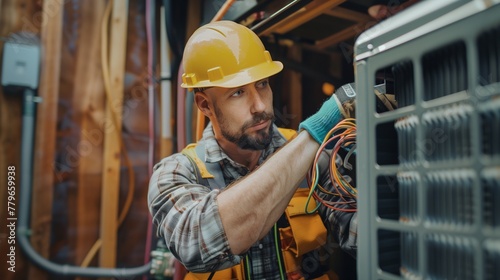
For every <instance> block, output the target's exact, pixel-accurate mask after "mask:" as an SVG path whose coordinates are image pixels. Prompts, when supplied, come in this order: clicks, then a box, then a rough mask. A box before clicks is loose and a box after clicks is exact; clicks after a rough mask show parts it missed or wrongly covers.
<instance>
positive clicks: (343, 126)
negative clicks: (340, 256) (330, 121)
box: [306, 118, 358, 213]
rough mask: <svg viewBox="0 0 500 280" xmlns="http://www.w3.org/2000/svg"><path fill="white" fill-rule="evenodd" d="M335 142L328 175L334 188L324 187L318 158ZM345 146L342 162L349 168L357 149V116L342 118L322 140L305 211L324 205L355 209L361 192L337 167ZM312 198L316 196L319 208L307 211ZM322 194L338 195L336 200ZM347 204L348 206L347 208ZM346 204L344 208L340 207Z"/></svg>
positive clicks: (308, 178) (309, 182)
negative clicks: (340, 152) (320, 182)
mask: <svg viewBox="0 0 500 280" xmlns="http://www.w3.org/2000/svg"><path fill="white" fill-rule="evenodd" d="M331 145H333V148H332V152H331V157H330V162H329V168H328V170H329V176H330V181H331V182H332V189H333V190H332V191H330V190H327V189H325V188H323V187H322V186H321V185H320V184H319V165H318V161H319V157H320V155H321V153H322V152H323V151H324V150H325V149H327V147H330V146H331ZM341 149H343V150H346V151H348V152H347V154H346V156H345V158H344V161H343V164H342V163H341V165H342V166H343V167H344V168H346V169H349V170H352V165H351V164H350V163H349V158H350V157H351V155H352V154H353V153H354V151H355V150H356V123H355V119H353V118H347V119H344V120H342V121H340V122H339V123H338V124H337V125H336V126H334V127H333V128H332V129H331V130H330V131H329V132H328V134H327V135H326V136H325V139H324V140H323V143H322V144H321V146H320V147H319V149H318V151H317V153H316V156H315V158H314V162H313V164H312V167H311V169H310V171H309V173H308V176H307V180H308V184H309V189H310V191H309V196H308V198H307V203H306V213H312V212H314V211H316V210H317V209H318V208H319V206H320V205H321V204H323V205H325V206H326V207H328V208H331V209H333V210H338V211H343V212H356V210H357V207H356V198H357V195H358V191H357V189H356V188H355V187H353V186H352V185H351V183H350V182H349V181H350V180H348V179H347V178H346V177H344V176H343V175H342V174H341V173H340V171H339V169H338V168H339V166H337V164H338V163H337V162H336V159H337V158H339V157H340V155H339V151H340V150H341ZM321 193H323V194H324V195H320V194H321ZM311 197H314V199H316V201H317V202H319V204H318V206H317V207H316V209H314V210H313V211H312V212H310V211H308V210H307V209H308V205H309V202H310V199H311ZM322 197H332V198H334V197H336V198H338V199H335V201H330V200H325V199H324V198H322ZM346 205H347V207H345V206H346ZM341 206H344V207H341Z"/></svg>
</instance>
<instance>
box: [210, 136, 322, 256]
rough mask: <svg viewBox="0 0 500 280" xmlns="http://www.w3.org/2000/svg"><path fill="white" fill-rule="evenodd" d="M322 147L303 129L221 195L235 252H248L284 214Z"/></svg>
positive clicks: (224, 215) (220, 202)
mask: <svg viewBox="0 0 500 280" xmlns="http://www.w3.org/2000/svg"><path fill="white" fill-rule="evenodd" d="M318 148H319V144H318V143H317V142H316V141H314V140H313V139H312V138H311V137H310V135H309V134H308V133H307V132H305V131H304V132H301V133H300V134H299V135H298V136H297V137H296V138H295V139H293V140H292V141H290V142H289V143H288V144H287V145H285V146H284V147H282V148H281V149H280V150H279V151H278V152H276V153H275V154H274V155H273V156H272V157H270V158H269V159H268V160H267V161H266V162H264V164H262V165H261V166H260V167H259V168H258V169H257V170H255V171H254V172H252V173H251V174H250V175H248V176H247V177H245V178H243V179H242V180H240V181H238V182H237V183H235V184H234V185H232V186H231V187H230V188H228V189H227V190H225V191H223V192H222V193H220V194H219V196H218V197H217V202H218V205H219V211H220V216H221V220H222V224H223V226H224V230H225V232H226V235H227V238H228V242H229V245H230V247H231V251H232V252H233V253H234V254H241V253H243V252H245V251H246V250H247V249H248V248H249V247H250V246H251V245H252V244H254V243H255V242H256V241H258V240H259V239H260V238H262V237H263V236H264V235H265V234H266V233H267V232H268V231H269V230H270V229H271V227H272V226H273V224H274V223H275V222H276V221H277V220H278V219H279V217H280V216H281V215H282V214H283V212H284V210H285V208H286V206H287V205H288V202H289V201H290V199H291V197H292V196H293V194H294V192H295V190H296V188H297V186H298V184H299V183H300V181H301V180H302V179H303V177H304V175H305V174H306V172H307V170H308V169H309V167H310V166H311V163H312V161H313V159H314V156H315V153H316V151H317V149H318Z"/></svg>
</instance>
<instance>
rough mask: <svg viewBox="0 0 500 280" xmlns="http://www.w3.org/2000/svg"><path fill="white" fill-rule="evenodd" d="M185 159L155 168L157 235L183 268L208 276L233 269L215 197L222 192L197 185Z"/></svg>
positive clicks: (151, 196) (152, 201) (152, 200)
mask: <svg viewBox="0 0 500 280" xmlns="http://www.w3.org/2000/svg"><path fill="white" fill-rule="evenodd" d="M195 174H196V173H195V170H194V167H193V166H192V165H191V162H190V161H189V159H188V158H186V156H184V155H182V154H174V155H172V156H170V157H167V158H165V159H163V160H162V161H160V162H159V163H158V164H156V165H155V167H154V170H153V175H152V176H151V180H150V183H149V193H148V205H149V210H150V212H151V215H152V218H153V222H154V224H155V226H156V227H157V234H158V235H159V236H162V237H163V238H164V239H165V242H166V244H167V246H168V248H169V249H170V250H171V251H172V253H173V254H174V255H175V256H176V258H177V259H178V260H179V261H181V262H182V263H183V264H184V266H185V267H186V268H187V269H188V270H189V271H193V272H208V271H212V270H219V269H224V268H227V267H231V266H234V265H236V264H238V263H239V262H240V257H239V256H237V255H232V254H231V250H230V248H229V243H228V241H227V237H226V234H225V232H224V227H223V225H222V222H221V218H220V214H219V207H218V205H217V200H216V197H217V195H218V193H219V192H220V191H219V190H211V189H210V188H209V187H206V186H203V185H200V184H198V183H197V182H196V175H195Z"/></svg>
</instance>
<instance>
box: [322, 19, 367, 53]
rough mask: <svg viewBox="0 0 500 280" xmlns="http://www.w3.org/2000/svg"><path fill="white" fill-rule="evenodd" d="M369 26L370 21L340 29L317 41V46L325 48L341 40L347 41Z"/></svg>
mask: <svg viewBox="0 0 500 280" xmlns="http://www.w3.org/2000/svg"><path fill="white" fill-rule="evenodd" d="M375 23H376V22H373V24H375ZM369 27H371V25H370V24H369V22H360V23H357V24H355V25H353V26H350V27H348V28H346V29H344V30H342V31H340V32H337V33H335V34H333V35H331V36H328V37H326V38H324V39H322V40H318V41H316V43H315V46H316V47H317V48H319V49H325V48H327V47H329V46H332V45H335V44H338V43H340V42H343V41H346V40H348V39H351V38H353V37H355V36H357V35H359V34H361V33H362V32H363V31H365V30H366V29H367V28H369Z"/></svg>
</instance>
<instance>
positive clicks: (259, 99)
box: [251, 87, 266, 114]
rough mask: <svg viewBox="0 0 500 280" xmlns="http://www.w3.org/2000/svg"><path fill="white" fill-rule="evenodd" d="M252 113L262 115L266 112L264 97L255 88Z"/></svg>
mask: <svg viewBox="0 0 500 280" xmlns="http://www.w3.org/2000/svg"><path fill="white" fill-rule="evenodd" d="M251 97H252V98H251V99H252V100H251V102H252V105H251V112H252V114H253V113H261V112H264V111H265V110H266V104H265V103H264V100H263V96H262V95H261V94H260V92H259V91H258V90H257V89H256V88H255V87H252V89H251Z"/></svg>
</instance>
